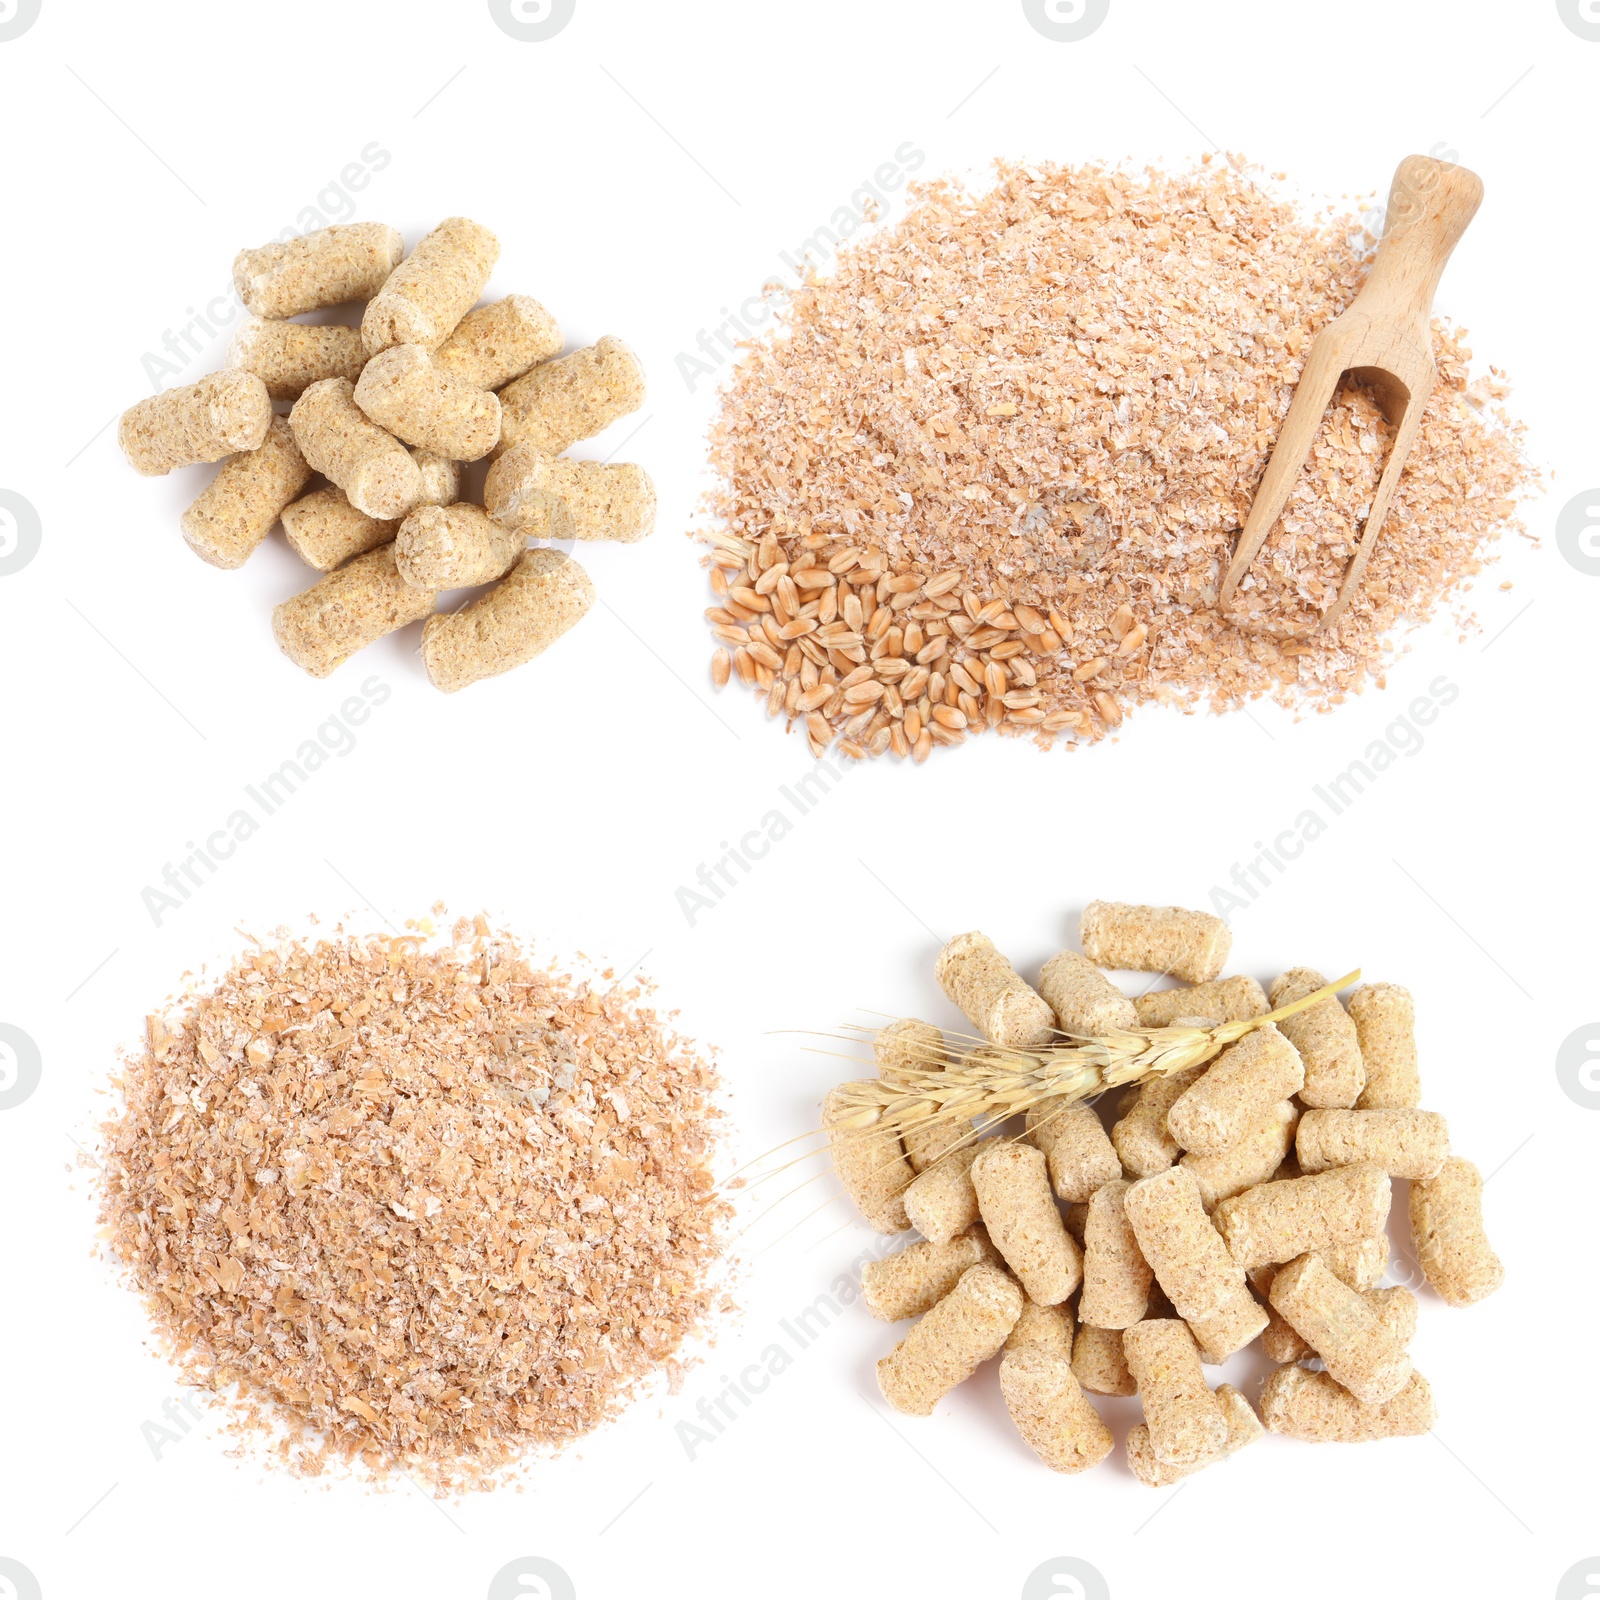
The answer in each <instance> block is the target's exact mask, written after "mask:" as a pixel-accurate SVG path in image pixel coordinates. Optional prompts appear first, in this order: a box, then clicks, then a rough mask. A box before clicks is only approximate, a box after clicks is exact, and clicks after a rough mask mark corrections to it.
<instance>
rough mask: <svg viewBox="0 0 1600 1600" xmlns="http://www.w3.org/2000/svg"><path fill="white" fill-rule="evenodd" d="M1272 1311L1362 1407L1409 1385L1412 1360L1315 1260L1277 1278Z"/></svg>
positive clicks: (1303, 1259)
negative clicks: (1319, 1359)
mask: <svg viewBox="0 0 1600 1600" xmlns="http://www.w3.org/2000/svg"><path fill="white" fill-rule="evenodd" d="M1272 1309H1273V1310H1274V1311H1276V1312H1277V1313H1278V1315H1279V1316H1280V1317H1282V1318H1283V1319H1284V1320H1285V1321H1286V1322H1287V1323H1288V1324H1289V1326H1290V1327H1291V1328H1293V1329H1294V1331H1295V1332H1296V1333H1298V1334H1299V1335H1300V1337H1301V1338H1302V1339H1304V1340H1305V1342H1306V1344H1307V1345H1309V1346H1310V1348H1311V1349H1312V1350H1314V1351H1315V1352H1316V1353H1317V1355H1319V1356H1320V1357H1321V1358H1322V1362H1323V1365H1324V1366H1325V1367H1326V1369H1327V1371H1328V1373H1329V1375H1330V1376H1331V1377H1333V1378H1335V1379H1336V1380H1337V1381H1338V1382H1339V1383H1341V1384H1343V1385H1344V1387H1345V1388H1346V1389H1348V1390H1349V1391H1350V1392H1351V1394H1353V1395H1354V1396H1355V1397H1356V1398H1357V1399H1358V1400H1360V1401H1362V1402H1363V1403H1364V1404H1366V1405H1370V1406H1381V1405H1382V1404H1383V1403H1384V1402H1385V1401H1387V1400H1392V1399H1393V1398H1394V1397H1395V1396H1396V1395H1397V1394H1399V1392H1400V1391H1401V1390H1402V1389H1403V1388H1405V1386H1406V1384H1407V1383H1409V1382H1410V1380H1411V1359H1410V1357H1409V1356H1407V1355H1406V1353H1405V1351H1404V1349H1402V1348H1401V1346H1400V1344H1399V1342H1398V1341H1397V1340H1396V1339H1395V1338H1394V1337H1393V1335H1392V1334H1390V1332H1389V1330H1388V1329H1387V1328H1386V1327H1385V1326H1384V1324H1383V1322H1382V1321H1381V1320H1380V1319H1379V1317H1378V1314H1377V1312H1376V1311H1375V1310H1374V1309H1373V1308H1372V1307H1371V1306H1369V1305H1368V1304H1367V1303H1366V1301H1365V1300H1364V1299H1363V1298H1362V1296H1360V1295H1359V1294H1357V1293H1356V1292H1355V1290H1354V1289H1351V1288H1348V1287H1346V1286H1345V1285H1344V1284H1342V1283H1340V1281H1339V1280H1338V1279H1337V1278H1336V1277H1334V1275H1333V1274H1332V1273H1331V1272H1329V1271H1328V1269H1327V1267H1325V1266H1324V1265H1323V1264H1322V1262H1321V1260H1320V1259H1319V1258H1318V1257H1317V1256H1314V1255H1305V1256H1300V1257H1298V1258H1297V1259H1296V1260H1294V1261H1291V1262H1290V1263H1289V1264H1288V1265H1287V1266H1285V1267H1282V1268H1280V1269H1279V1271H1278V1272H1277V1273H1275V1274H1274V1276H1273V1279H1272Z"/></svg>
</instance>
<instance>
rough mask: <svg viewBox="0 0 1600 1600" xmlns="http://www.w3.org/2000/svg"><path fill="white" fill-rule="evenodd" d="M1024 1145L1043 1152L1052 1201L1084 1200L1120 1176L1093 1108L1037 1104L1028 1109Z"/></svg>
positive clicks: (1119, 1166) (1114, 1154)
mask: <svg viewBox="0 0 1600 1600" xmlns="http://www.w3.org/2000/svg"><path fill="white" fill-rule="evenodd" d="M1027 1134H1028V1141H1029V1143H1031V1144H1034V1145H1037V1146H1038V1148H1039V1149H1041V1150H1043V1151H1044V1158H1045V1161H1046V1162H1047V1163H1048V1164H1049V1168H1050V1183H1051V1186H1052V1187H1053V1188H1054V1189H1055V1192H1056V1198H1057V1199H1060V1200H1066V1201H1068V1202H1077V1201H1082V1200H1087V1199H1088V1198H1089V1197H1090V1195H1092V1194H1093V1193H1094V1192H1095V1190H1096V1189H1098V1188H1099V1187H1100V1186H1101V1185H1102V1184H1106V1183H1110V1182H1111V1181H1112V1179H1113V1178H1120V1177H1121V1176H1122V1162H1121V1161H1120V1160H1119V1159H1118V1157H1117V1152H1116V1150H1115V1149H1113V1148H1112V1144H1111V1141H1110V1139H1108V1138H1107V1137H1106V1130H1105V1127H1104V1126H1103V1124H1102V1123H1101V1121H1100V1114H1099V1113H1098V1112H1097V1111H1096V1110H1095V1108H1094V1107H1093V1106H1089V1105H1084V1104H1083V1103H1082V1102H1081V1101H1079V1102H1077V1103H1071V1102H1068V1103H1063V1102H1062V1101H1060V1100H1056V1099H1051V1100H1041V1101H1040V1102H1039V1103H1038V1104H1037V1105H1035V1106H1030V1107H1029V1108H1028V1117H1027Z"/></svg>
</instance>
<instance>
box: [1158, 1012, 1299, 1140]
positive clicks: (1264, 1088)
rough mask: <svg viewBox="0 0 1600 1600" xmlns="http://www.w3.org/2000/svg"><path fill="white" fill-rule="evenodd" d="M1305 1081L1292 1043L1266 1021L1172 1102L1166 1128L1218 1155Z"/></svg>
mask: <svg viewBox="0 0 1600 1600" xmlns="http://www.w3.org/2000/svg"><path fill="white" fill-rule="evenodd" d="M1304 1081H1305V1071H1304V1068H1303V1067H1302V1066H1301V1064H1300V1057H1299V1055H1298V1054H1297V1053H1296V1052H1295V1048H1294V1046H1293V1045H1292V1044H1290V1043H1289V1041H1288V1040H1287V1039H1286V1038H1284V1036H1283V1035H1282V1034H1281V1033H1279V1032H1278V1030H1277V1028H1276V1027H1275V1026H1274V1025H1273V1024H1272V1023H1270V1022H1268V1023H1264V1024H1263V1025H1262V1026H1261V1027H1259V1028H1257V1029H1255V1031H1254V1032H1252V1033H1247V1034H1246V1035H1245V1036H1244V1037H1243V1038H1242V1039H1240V1040H1239V1041H1238V1043H1237V1044H1231V1045H1229V1046H1228V1048H1227V1049H1226V1050H1224V1051H1223V1052H1222V1054H1221V1055H1219V1056H1218V1057H1217V1058H1216V1060H1214V1061H1213V1062H1212V1063H1211V1064H1210V1065H1209V1066H1208V1067H1207V1068H1206V1071H1205V1073H1204V1075H1203V1076H1201V1077H1200V1078H1199V1079H1198V1080H1197V1081H1196V1082H1195V1083H1193V1084H1192V1085H1191V1086H1190V1087H1189V1088H1187V1089H1185V1090H1184V1092H1183V1093H1182V1094H1181V1095H1180V1096H1179V1097H1178V1098H1177V1100H1175V1101H1174V1102H1173V1105H1172V1108H1171V1110H1169V1111H1168V1112H1167V1131H1168V1132H1169V1133H1170V1134H1171V1135H1172V1137H1173V1138H1174V1139H1176V1140H1177V1141H1178V1143H1179V1144H1180V1145H1182V1146H1183V1148H1184V1149H1185V1150H1188V1151H1192V1152H1193V1153H1194V1154H1195V1155H1200V1156H1216V1155H1221V1154H1222V1152H1223V1151H1225V1150H1226V1149H1228V1147H1229V1146H1230V1145H1233V1144H1236V1143H1237V1142H1238V1141H1239V1140H1240V1139H1242V1138H1243V1137H1244V1136H1245V1134H1246V1133H1248V1132H1249V1131H1250V1129H1251V1128H1252V1127H1254V1126H1255V1125H1256V1124H1257V1123H1258V1122H1259V1121H1260V1120H1261V1118H1262V1117H1263V1116H1265V1115H1266V1113H1267V1112H1268V1111H1269V1110H1270V1109H1271V1108H1272V1107H1273V1106H1274V1105H1276V1104H1277V1103H1278V1102H1279V1101H1281V1100H1286V1099H1288V1097H1289V1096H1290V1095H1292V1094H1298V1093H1299V1092H1300V1087H1301V1085H1302V1083H1304ZM1280 1159H1281V1158H1280ZM1276 1164H1277V1163H1276V1162H1274V1163H1273V1165H1274V1166H1276Z"/></svg>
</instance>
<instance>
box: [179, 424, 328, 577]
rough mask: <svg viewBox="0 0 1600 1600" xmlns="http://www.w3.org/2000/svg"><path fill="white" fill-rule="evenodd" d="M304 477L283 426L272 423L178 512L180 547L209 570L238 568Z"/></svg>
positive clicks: (297, 451) (303, 468)
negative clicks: (253, 445) (185, 547)
mask: <svg viewBox="0 0 1600 1600" xmlns="http://www.w3.org/2000/svg"><path fill="white" fill-rule="evenodd" d="M310 476H311V468H310V467H309V466H307V465H306V459H305V457H304V456H302V455H301V454H300V447H299V446H298V445H297V444H296V443H295V442H294V435H293V434H292V433H291V432H290V431H289V424H288V423H287V422H285V421H284V420H283V418H282V417H274V418H273V419H272V424H271V426H270V427H269V428H268V429H267V435H266V437H265V438H264V439H263V440H262V441H261V443H260V444H259V445H257V446H256V448H255V449H254V450H247V451H244V452H242V453H241V454H239V455H236V456H229V457H228V459H227V460H226V461H224V462H223V464H222V466H221V467H220V468H219V469H218V470H217V475H216V477H215V478H213V479H212V480H211V482H210V484H208V485H207V487H206V488H204V489H202V490H201V491H200V494H199V496H198V497H197V498H196V499H195V501H194V503H193V504H192V505H191V506H190V507H189V509H188V510H187V511H185V512H184V514H183V537H184V540H185V542H186V543H187V544H188V546H189V548H190V549H191V550H193V551H194V553H195V554H196V555H197V556H199V557H200V559H201V560H202V561H209V562H210V563H211V565H212V566H214V567H238V566H243V564H244V563H245V561H246V560H247V559H248V558H249V556H250V553H251V552H252V551H253V550H254V549H255V548H256V546H257V545H258V544H260V543H261V541H262V540H263V539H265V538H266V536H267V535H268V534H269V533H270V532H271V531H272V525H273V524H274V523H275V522H276V521H277V520H278V518H279V516H280V515H281V514H282V513H283V511H284V508H285V507H286V506H288V505H289V503H290V502H291V501H292V500H293V499H294V497H295V496H296V495H297V494H299V493H300V491H301V490H302V489H303V488H305V486H306V480H307V479H308V478H309V477H310Z"/></svg>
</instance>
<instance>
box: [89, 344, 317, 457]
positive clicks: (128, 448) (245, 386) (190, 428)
mask: <svg viewBox="0 0 1600 1600" xmlns="http://www.w3.org/2000/svg"><path fill="white" fill-rule="evenodd" d="M271 422H272V399H271V397H270V396H269V395H268V394H267V386H266V384H264V383H263V382H262V381H261V379H260V378H258V377H257V376H256V375H255V373H253V372H240V371H239V370H238V369H237V368H233V367H230V368H228V369H227V370H226V371H224V372H213V373H212V374H211V376H210V377H208V378H202V379H201V380H200V381H199V382H198V383H191V384H187V385H185V386H184V387H183V388H181V389H168V390H166V391H164V392H163V393H161V394H155V395H151V397H150V398H149V399H148V400H141V401H139V403H138V404H137V405H131V406H129V407H128V409H127V410H126V411H124V412H123V413H122V417H121V419H120V420H119V421H118V423H117V443H118V444H119V445H121V446H122V453H123V454H124V455H125V456H126V457H127V458H128V460H129V462H130V463H131V464H132V466H133V469H134V471H135V472H138V473H142V474H143V475H144V476H145V477H147V478H160V477H164V476H165V475H166V474H167V473H169V472H171V471H172V470H173V469H174V468H175V467H197V466H201V465H203V464H204V463H206V462H208V461H220V460H221V459H222V458H223V457H224V456H231V455H235V454H237V453H238V452H239V451H241V450H254V449H257V448H258V447H259V446H260V444H261V441H262V440H263V439H265V438H266V436H267V428H268V426H269V425H270V424H271ZM302 448H304V447H302Z"/></svg>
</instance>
